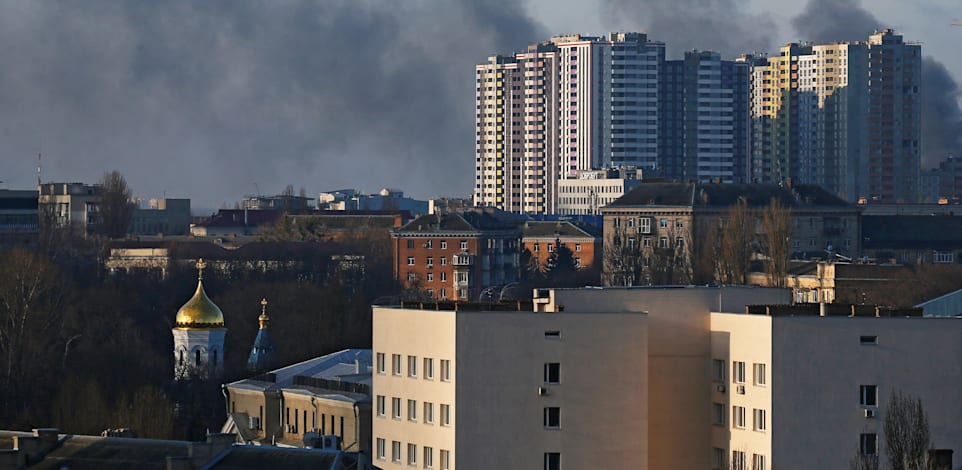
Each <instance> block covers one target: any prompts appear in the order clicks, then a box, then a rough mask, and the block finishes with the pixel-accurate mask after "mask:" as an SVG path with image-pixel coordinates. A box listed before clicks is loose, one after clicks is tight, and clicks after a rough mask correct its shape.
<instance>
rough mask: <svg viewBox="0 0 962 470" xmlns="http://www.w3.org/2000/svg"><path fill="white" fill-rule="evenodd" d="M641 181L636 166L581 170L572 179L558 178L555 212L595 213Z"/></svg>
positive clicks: (565, 213)
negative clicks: (556, 208)
mask: <svg viewBox="0 0 962 470" xmlns="http://www.w3.org/2000/svg"><path fill="white" fill-rule="evenodd" d="M639 184H641V170H640V169H638V168H635V167H621V168H608V169H603V170H581V171H578V172H577V173H576V174H575V176H574V178H569V179H561V180H558V214H561V215H598V214H601V208H602V207H604V206H607V205H608V204H611V203H612V202H614V201H615V200H616V199H618V198H620V197H621V196H624V195H625V193H627V192H628V191H630V190H631V189H632V188H634V187H636V186H638V185H639Z"/></svg>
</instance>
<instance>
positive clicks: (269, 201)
mask: <svg viewBox="0 0 962 470" xmlns="http://www.w3.org/2000/svg"><path fill="white" fill-rule="evenodd" d="M241 209H248V210H273V211H295V212H296V211H306V210H312V209H314V200H313V199H311V198H309V197H307V196H294V195H286V194H279V195H277V196H245V197H244V200H243V201H242V203H241Z"/></svg>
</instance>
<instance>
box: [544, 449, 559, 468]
mask: <svg viewBox="0 0 962 470" xmlns="http://www.w3.org/2000/svg"><path fill="white" fill-rule="evenodd" d="M544 470H561V452H545V453H544Z"/></svg>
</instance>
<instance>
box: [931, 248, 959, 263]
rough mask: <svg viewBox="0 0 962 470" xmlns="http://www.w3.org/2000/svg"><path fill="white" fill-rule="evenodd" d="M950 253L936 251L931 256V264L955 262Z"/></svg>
mask: <svg viewBox="0 0 962 470" xmlns="http://www.w3.org/2000/svg"><path fill="white" fill-rule="evenodd" d="M954 258H955V257H954V256H952V252H951V251H936V252H935V253H933V254H932V262H933V263H952V262H954V261H955V259H954Z"/></svg>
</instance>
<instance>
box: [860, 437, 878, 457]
mask: <svg viewBox="0 0 962 470" xmlns="http://www.w3.org/2000/svg"><path fill="white" fill-rule="evenodd" d="M858 450H859V452H861V453H862V455H876V454H878V434H875V433H862V434H859V439H858Z"/></svg>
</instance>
